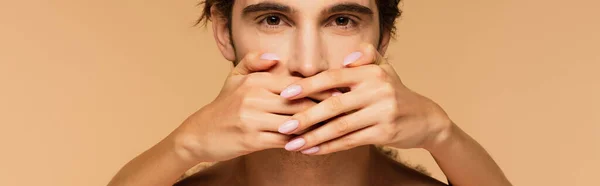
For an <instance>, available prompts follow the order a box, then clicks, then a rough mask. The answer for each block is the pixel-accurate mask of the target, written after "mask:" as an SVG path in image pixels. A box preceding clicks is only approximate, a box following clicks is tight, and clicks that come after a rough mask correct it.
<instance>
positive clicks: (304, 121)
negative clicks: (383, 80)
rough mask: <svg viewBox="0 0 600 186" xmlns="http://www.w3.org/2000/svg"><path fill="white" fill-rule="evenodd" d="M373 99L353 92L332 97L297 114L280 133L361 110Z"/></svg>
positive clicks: (293, 130) (288, 132)
mask: <svg viewBox="0 0 600 186" xmlns="http://www.w3.org/2000/svg"><path fill="white" fill-rule="evenodd" d="M371 97H372V96H370V95H364V94H362V95H361V94H360V93H358V92H352V91H351V92H348V93H345V94H342V95H340V96H334V97H330V98H329V99H326V100H324V101H323V102H321V103H319V104H317V105H316V106H313V107H311V108H309V109H308V110H306V111H303V112H300V113H297V114H295V115H294V116H292V118H291V119H290V120H288V121H286V122H285V123H283V124H282V125H281V126H280V127H279V129H278V131H279V132H280V133H283V134H291V133H294V132H296V131H302V130H304V129H306V128H309V127H310V126H312V125H314V124H317V123H319V122H322V121H325V120H327V119H330V118H333V117H335V116H337V115H340V114H343V113H346V112H349V111H353V110H357V109H360V108H362V107H364V106H365V105H367V103H368V102H369V101H370V98H371Z"/></svg>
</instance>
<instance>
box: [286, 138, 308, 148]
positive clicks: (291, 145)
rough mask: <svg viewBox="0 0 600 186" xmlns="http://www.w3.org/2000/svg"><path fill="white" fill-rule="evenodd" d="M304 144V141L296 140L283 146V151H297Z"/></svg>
mask: <svg viewBox="0 0 600 186" xmlns="http://www.w3.org/2000/svg"><path fill="white" fill-rule="evenodd" d="M304 144H306V141H305V140H304V139H302V138H296V139H294V140H292V141H290V142H289V143H287V144H286V145H285V150H288V151H293V150H298V149H299V148H300V147H302V146H304Z"/></svg>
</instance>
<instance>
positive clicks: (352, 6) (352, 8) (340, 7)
mask: <svg viewBox="0 0 600 186" xmlns="http://www.w3.org/2000/svg"><path fill="white" fill-rule="evenodd" d="M340 12H355V13H359V14H366V15H373V10H371V9H370V8H369V7H366V6H363V5H360V4H358V3H349V2H348V3H340V4H336V5H333V6H331V7H329V8H328V9H326V10H324V11H323V12H322V13H323V14H334V13H340Z"/></svg>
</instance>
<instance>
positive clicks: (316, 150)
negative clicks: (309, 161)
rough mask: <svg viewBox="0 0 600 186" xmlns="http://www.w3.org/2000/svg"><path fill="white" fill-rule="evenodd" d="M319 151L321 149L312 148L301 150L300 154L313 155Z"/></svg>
mask: <svg viewBox="0 0 600 186" xmlns="http://www.w3.org/2000/svg"><path fill="white" fill-rule="evenodd" d="M320 149H321V148H319V147H312V148H310V149H306V150H303V151H302V154H314V153H317V152H319V150H320Z"/></svg>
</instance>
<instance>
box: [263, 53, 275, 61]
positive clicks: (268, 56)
mask: <svg viewBox="0 0 600 186" xmlns="http://www.w3.org/2000/svg"><path fill="white" fill-rule="evenodd" d="M260 59H264V60H280V59H279V56H277V54H273V53H264V54H262V55H260Z"/></svg>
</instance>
